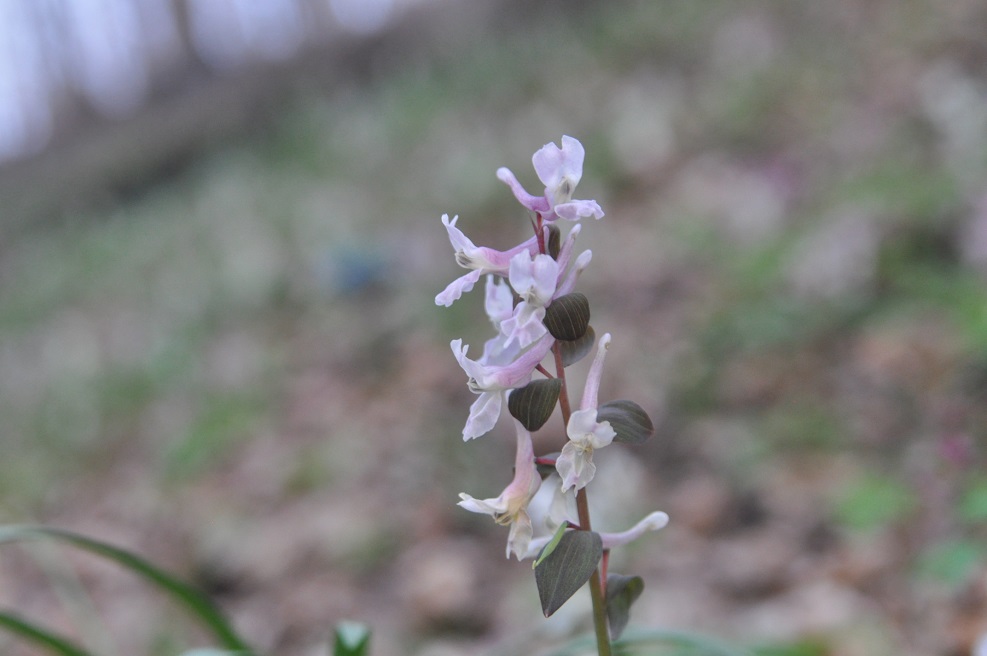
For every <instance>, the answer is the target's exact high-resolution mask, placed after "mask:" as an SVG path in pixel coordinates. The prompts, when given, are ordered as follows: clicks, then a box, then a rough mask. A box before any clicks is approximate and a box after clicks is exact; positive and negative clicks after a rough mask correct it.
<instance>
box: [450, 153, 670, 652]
mask: <svg viewBox="0 0 987 656" xmlns="http://www.w3.org/2000/svg"><path fill="white" fill-rule="evenodd" d="M584 155H585V151H584V150H583V146H582V144H580V143H579V141H577V140H576V139H573V138H572V137H568V136H564V137H562V147H561V148H560V147H558V146H556V145H555V144H554V143H549V144H546V145H545V146H543V147H542V148H541V149H539V150H538V152H536V153H535V154H534V156H533V157H532V162H533V164H534V168H535V172H536V173H537V174H538V178H539V179H540V180H541V182H542V184H544V185H545V190H544V192H543V193H542V194H541V195H533V194H529V193H528V192H527V191H526V190H525V189H524V187H522V186H521V183H520V182H518V180H517V177H515V175H514V174H513V173H512V172H511V171H510V170H508V169H506V168H501V169H499V170H498V171H497V177H498V178H499V179H500V180H501V181H503V182H504V183H506V184H507V185H508V186H509V187H510V189H511V191H512V192H513V193H514V197H515V198H517V200H518V202H520V203H521V205H522V206H523V207H525V208H526V209H527V210H528V211H529V213H530V215H531V225H532V227H533V229H534V235H533V236H532V237H531V238H529V239H528V240H526V241H524V242H522V243H520V244H518V245H517V246H514V247H513V248H510V249H507V250H505V251H498V250H494V249H492V248H487V247H484V246H476V245H475V244H474V243H473V242H472V241H470V239H469V238H468V237H466V235H465V234H463V232H462V231H461V230H460V229H459V227H458V226H457V225H456V223H457V221H458V220H459V217H458V216H456V217H454V218H452V219H451V220H450V219H449V216H448V215H443V216H442V224H443V225H444V226H445V228H446V231H447V232H448V234H449V241H450V242H452V246H453V249H454V250H455V259H456V263H457V264H459V265H460V266H461V267H463V268H464V269H467V270H468V273H466V274H465V275H463V276H461V277H459V278H457V279H456V280H454V281H453V282H452V283H450V284H449V286H448V287H446V288H445V289H444V290H443V291H442V292H441V293H440V294H439V295H438V296H436V297H435V302H436V304H437V305H443V306H446V307H448V306H450V305H452V303H453V302H454V301H456V300H458V299H459V298H460V297H461V296H462V295H463V294H464V293H466V292H468V291H470V290H472V289H473V287H474V286H475V285H476V283H477V282H479V281H480V278H481V277H483V276H484V275H486V280H485V297H484V307H485V309H486V313H487V316H488V318H489V319H490V322H491V323H492V324H493V327H494V329H495V330H496V335H495V336H494V337H493V338H491V339H490V340H488V341H487V342H486V343H485V344H484V345H483V351H482V353H481V354H480V356H479V357H478V358H476V359H471V358H470V357H468V353H469V347H468V346H466V345H464V344H463V341H462V340H461V339H456V340H453V341H452V344H451V346H452V352H453V355H455V357H456V360H457V361H458V362H459V365H460V366H461V367H462V368H463V370H464V371H465V372H466V375H467V376H468V377H469V381H468V386H469V389H470V391H471V392H473V393H474V394H476V395H477V398H476V400H475V401H474V403H473V404H472V406H471V407H470V411H469V417H468V419H467V420H466V425H465V427H464V428H463V439H464V440H471V439H474V438H476V437H480V436H481V435H485V434H486V433H488V432H490V431H491V430H492V429H493V428H494V426H495V424H496V423H497V421H498V419H499V418H500V415H501V413H502V411H503V409H504V407H505V406H506V407H507V409H508V411H509V412H510V414H511V416H512V417H513V418H514V422H513V423H514V429H515V436H516V440H517V450H516V456H515V462H514V478H513V480H512V481H511V483H510V484H509V485H508V486H507V487H506V488H505V489H504V491H503V492H502V493H501V494H500V495H499V496H497V497H495V498H491V499H476V498H474V497H472V496H470V495H468V494H460V497H461V499H462V500H461V501H460V502H459V505H460V506H462V507H463V508H465V509H466V510H469V511H471V512H476V513H484V514H488V515H490V516H492V517H493V519H494V520H495V521H496V522H497V523H498V524H502V525H505V526H509V527H510V534H509V536H508V539H507V556H508V557H510V555H511V554H512V553H513V554H514V555H515V556H516V557H517V558H518V560H522V559H525V558H536V560H535V567H534V569H535V581H536V583H537V585H538V592H539V596H540V598H541V602H542V610H543V611H544V612H545V615H546V616H548V615H551V614H552V613H554V612H555V611H556V610H557V609H558V608H559V607H560V606H562V604H563V603H565V601H566V600H567V599H568V598H569V597H571V596H572V594H574V593H575V591H576V590H578V589H579V588H581V587H582V586H583V584H585V583H587V582H589V585H590V593H591V595H592V598H593V615H594V626H595V629H596V636H597V645H598V647H599V651H600V653H601V654H609V653H610V639H611V638H616V637H617V635H619V633H620V632H621V631H622V630H623V628H624V626H626V624H627V618H628V610H629V608H630V605H631V603H632V602H633V601H634V600H635V599H636V598H637V597H638V596H639V595H640V593H641V590H642V588H643V585H644V584H643V581H642V580H641V578H640V577H636V576H634V577H631V576H622V575H619V574H613V573H610V574H608V572H607V563H608V558H609V553H610V549H612V548H613V547H617V546H620V545H623V544H626V543H628V542H630V541H631V540H634V539H637V538H638V537H640V536H641V535H642V534H644V533H646V532H648V531H652V530H657V529H660V528H662V527H663V526H665V524H666V523H667V522H668V516H667V515H666V514H665V513H663V512H653V513H651V514H650V515H648V516H647V517H645V518H644V519H642V520H641V521H640V522H638V523H637V524H636V525H635V526H633V527H631V528H630V529H628V530H626V531H623V532H620V533H596V532H594V531H593V530H592V527H591V523H590V516H589V509H588V504H587V491H586V490H587V486H588V485H589V484H590V483H591V482H592V481H593V480H594V478H595V475H596V465H595V463H594V461H593V459H594V454H595V452H596V451H597V450H599V449H602V448H603V447H606V446H609V445H610V444H612V443H613V442H625V443H632V444H637V443H641V442H643V441H645V440H647V439H648V438H649V437H650V436H651V435H652V434H653V433H654V427H653V426H652V423H651V419H650V418H649V417H648V415H647V413H646V412H645V411H644V410H643V409H642V408H641V407H640V406H639V405H638V404H636V403H634V402H633V401H626V400H618V401H611V402H608V403H603V404H600V403H599V389H600V379H601V377H602V375H603V364H604V360H605V358H606V353H607V349H608V348H609V347H610V342H611V336H610V334H609V333H607V334H605V335H603V336H602V337H601V338H600V339H599V340H596V337H595V332H594V331H593V329H592V328H591V327H590V325H589V319H590V309H589V301H588V299H587V298H586V296H585V295H583V294H581V293H579V292H576V291H573V289H574V288H575V285H576V281H577V278H578V277H579V275H580V273H582V271H583V270H584V269H585V268H586V267H587V266H588V265H589V263H590V260H591V259H592V252H591V251H589V250H585V251H583V252H582V253H580V254H579V255H578V256H577V255H575V250H576V246H575V244H576V237H578V236H579V233H580V230H581V225H580V223H579V221H580V220H581V219H584V218H589V217H593V218H594V219H602V218H603V210H602V209H601V208H600V206H599V204H597V202H596V201H594V200H575V199H573V197H572V196H573V193H574V192H575V190H576V185H578V184H579V180H580V178H581V177H582V172H583V158H584ZM560 223H562V224H570V225H571V227H570V229H569V231H568V234H567V235H566V236H565V239H564V240H563V238H562V230H561V228H560V226H559V224H560ZM594 343H595V355H594V358H593V363H592V365H591V366H590V370H589V374H588V375H587V378H586V382H585V387H584V389H583V393H582V397H581V399H580V402H579V406H578V408H577V409H575V410H573V409H572V408H571V406H570V403H569V395H568V387H567V384H566V375H565V374H566V372H565V368H566V367H567V366H569V365H571V364H573V363H574V362H577V361H579V360H580V359H581V358H583V357H585V356H586V355H589V354H590V353H591V352H593V351H594ZM546 360H551V361H552V364H550V365H549V366H553V365H554V366H553V368H554V373H552V372H550V371H549V369H548V368H547V367H546V366H544V365H543V361H546ZM556 405H558V406H559V408H560V409H561V414H562V420H563V422H564V424H565V430H566V436H567V437H568V440H567V441H566V442H565V444H563V445H562V446H561V452H560V453H558V454H557V455H550V456H542V457H536V455H535V453H534V449H533V446H532V438H531V433H532V432H533V431H537V430H539V429H540V428H541V427H542V426H543V425H544V424H545V423H546V422H547V421H548V419H549V417H550V416H551V414H552V412H553V411H554V409H555V407H556ZM553 468H554V471H552V469H553ZM544 471H548V472H550V473H548V474H547V475H544ZM540 472H541V473H540ZM603 484H605V483H603ZM536 497H544V498H547V502H545V503H538V504H536V503H533V501H534V500H535V499H536ZM542 507H546V508H547V510H543V511H541V512H537V510H538V509H539V508H542Z"/></svg>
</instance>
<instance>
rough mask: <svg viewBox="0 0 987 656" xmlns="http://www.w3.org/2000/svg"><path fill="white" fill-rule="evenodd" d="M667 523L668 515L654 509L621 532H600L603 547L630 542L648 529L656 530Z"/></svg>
mask: <svg viewBox="0 0 987 656" xmlns="http://www.w3.org/2000/svg"><path fill="white" fill-rule="evenodd" d="M667 525H668V515H667V514H665V513H663V512H661V511H660V510H659V511H655V512H653V513H651V514H650V515H648V516H647V517H645V518H644V519H642V520H641V521H639V522H638V523H637V524H635V525H634V526H632V527H631V528H630V529H628V530H626V531H624V532H622V533H600V537H601V538H602V539H603V548H604V549H613V548H614V547H619V546H622V545H625V544H627V543H628V542H632V541H634V540H636V539H638V538H639V537H641V536H642V535H644V534H645V533H647V532H648V531H657V530H659V529H662V528H665V526H667Z"/></svg>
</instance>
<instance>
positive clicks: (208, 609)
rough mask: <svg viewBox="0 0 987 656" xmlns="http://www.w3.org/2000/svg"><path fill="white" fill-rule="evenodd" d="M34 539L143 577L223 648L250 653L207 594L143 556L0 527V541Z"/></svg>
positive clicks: (46, 532) (67, 535)
mask: <svg viewBox="0 0 987 656" xmlns="http://www.w3.org/2000/svg"><path fill="white" fill-rule="evenodd" d="M37 539H51V540H55V541H57V542H62V543H65V544H69V545H71V546H73V547H77V548H79V549H82V550H84V551H88V552H90V553H93V554H96V555H97V556H102V557H103V558H106V559H108V560H112V561H114V562H116V563H117V564H118V565H121V566H122V567H124V568H126V569H129V570H130V571H131V572H133V573H134V574H137V575H138V576H140V577H141V578H143V579H144V580H146V581H149V582H150V583H153V584H154V585H155V586H157V587H158V588H159V589H160V590H162V591H163V592H165V593H166V594H167V595H168V596H170V597H171V598H172V599H174V600H176V601H178V602H179V603H180V604H181V605H183V606H185V608H186V609H188V610H189V611H190V612H191V613H192V614H193V615H195V616H197V617H198V618H199V620H201V621H202V623H203V624H204V625H205V626H206V627H208V628H209V629H210V630H211V631H212V633H213V635H214V636H215V637H216V639H217V640H218V641H219V642H220V643H221V644H222V646H223V647H224V648H225V649H229V650H233V651H238V652H242V653H244V654H252V653H254V651H253V650H252V649H251V648H250V647H249V645H247V643H246V642H245V641H244V640H243V639H242V638H240V636H239V635H238V634H237V632H236V631H235V630H234V629H233V627H232V626H231V625H230V623H229V621H228V620H227V619H226V617H225V616H224V615H223V613H222V612H221V611H220V610H219V608H218V607H217V606H216V605H215V604H214V603H213V602H212V600H211V599H209V597H207V596H206V595H205V594H204V593H203V592H202V591H200V590H199V589H198V588H195V587H193V586H192V585H189V584H188V583H186V582H184V581H182V580H181V579H179V578H177V577H175V576H173V575H171V574H169V573H167V572H165V571H164V570H162V569H160V568H159V567H157V566H156V565H153V564H151V563H150V562H148V561H147V560H145V559H144V558H142V557H140V556H138V555H136V554H133V553H131V552H129V551H126V550H124V549H121V548H119V547H115V546H113V545H110V544H107V543H105V542H100V541H99V540H95V539H93V538H89V537H86V536H84V535H81V534H79V533H73V532H72V531H67V530H64V529H59V528H52V527H47V526H31V525H7V526H0V544H3V543H7V542H23V541H26V540H37ZM82 653H84V652H82Z"/></svg>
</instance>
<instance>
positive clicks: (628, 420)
mask: <svg viewBox="0 0 987 656" xmlns="http://www.w3.org/2000/svg"><path fill="white" fill-rule="evenodd" d="M596 420H597V421H601V422H602V421H609V422H610V427H611V428H613V429H614V431H616V433H617V435H615V436H614V438H613V439H614V441H615V442H623V443H624V444H642V443H644V442H647V441H648V439H649V438H651V436H652V435H654V434H655V425H654V424H653V423H651V417H649V416H648V413H647V412H645V411H644V408H642V407H641V406H639V405H638V404H637V403H634V402H633V401H627V400H623V399H622V400H619V401H609V402H607V403H604V404H603V405H601V406H600V408H599V410H597V412H596Z"/></svg>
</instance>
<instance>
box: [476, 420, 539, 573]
mask: <svg viewBox="0 0 987 656" xmlns="http://www.w3.org/2000/svg"><path fill="white" fill-rule="evenodd" d="M514 427H515V429H516V431H517V452H516V455H515V457H514V480H512V481H511V483H510V485H508V486H507V487H506V488H504V491H503V492H501V493H500V496H498V497H497V498H495V499H474V498H473V497H471V496H470V495H468V494H465V493H460V495H459V498H460V499H462V501H460V502H459V505H460V506H462V507H463V508H465V509H466V510H469V511H470V512H475V513H481V514H486V515H490V516H491V517H493V518H494V521H496V522H497V523H498V524H501V525H503V526H510V527H511V531H510V534H509V535H508V538H507V557H508V558H510V557H511V552H514V555H515V556H516V557H517V559H518V560H521V559H522V558H524V557H526V555H527V553H528V545H529V544H530V542H531V534H532V529H531V517H529V516H528V504H529V503H530V502H531V499H532V497H534V496H535V493H536V492H538V488H539V487H541V477H540V476H539V475H538V469H537V467H536V466H535V452H534V448H533V447H532V444H531V433H529V432H528V431H527V429H526V428H525V427H524V426H522V425H521V422H519V421H517V420H516V419H515V420H514Z"/></svg>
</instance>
